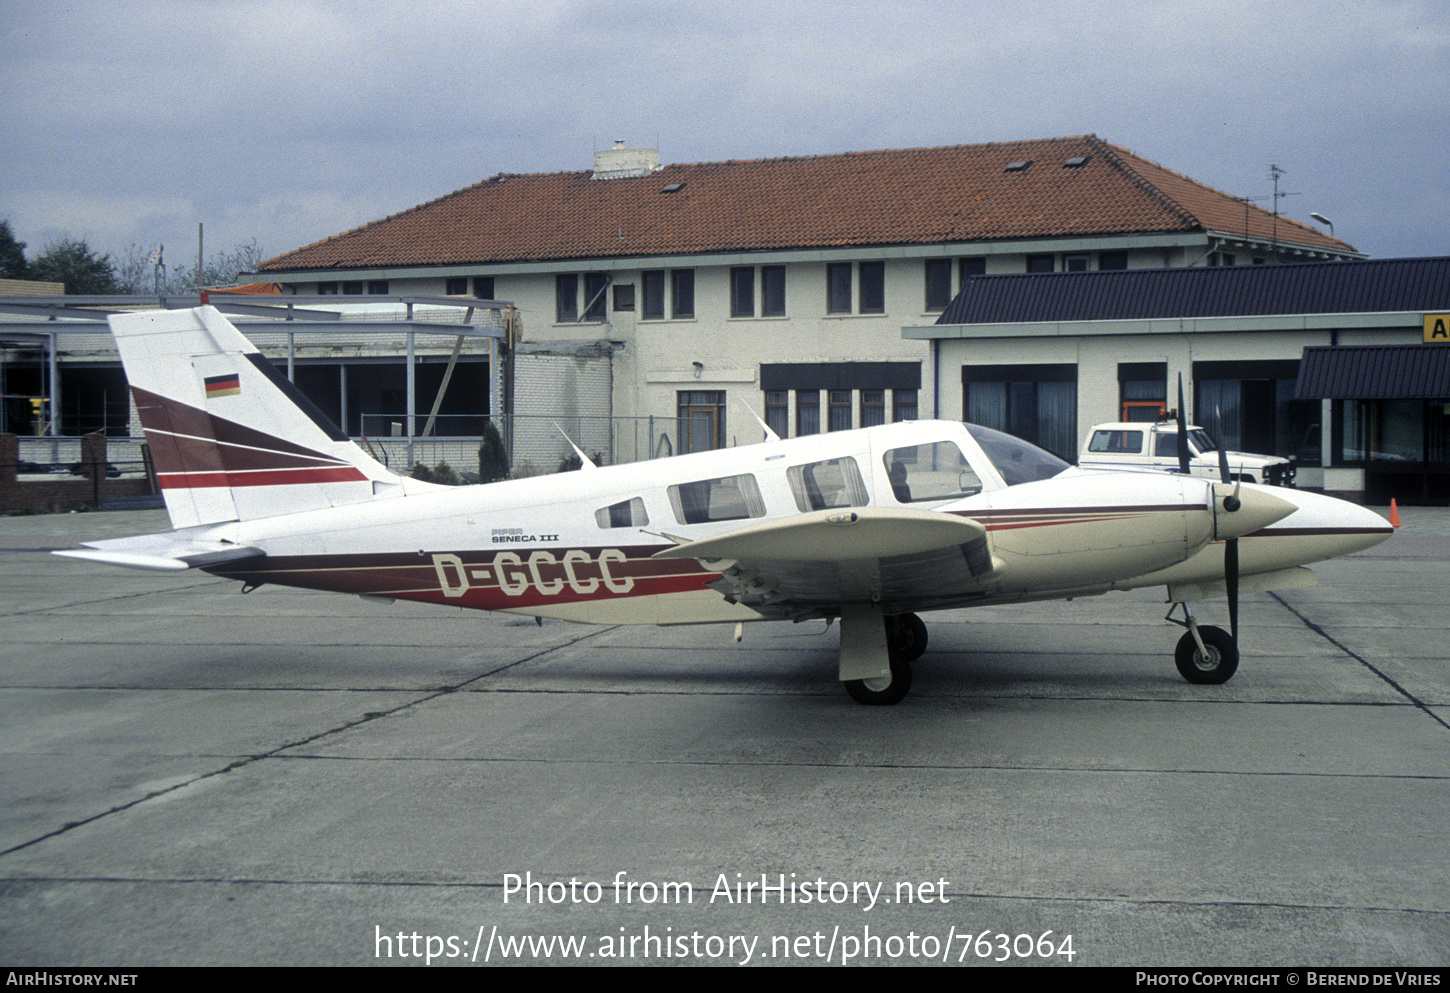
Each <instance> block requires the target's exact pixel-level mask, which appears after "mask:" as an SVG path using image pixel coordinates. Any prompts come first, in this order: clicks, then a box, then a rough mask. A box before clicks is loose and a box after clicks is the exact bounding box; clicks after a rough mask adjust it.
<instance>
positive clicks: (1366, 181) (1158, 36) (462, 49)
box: [0, 0, 1450, 264]
mask: <svg viewBox="0 0 1450 993" xmlns="http://www.w3.org/2000/svg"><path fill="white" fill-rule="evenodd" d="M1447 66H1450V4H1446V3H1441V2H1439V0H1423V2H1419V0H1352V2H1348V0H1347V2H1337V0H1333V2H1332V0H1275V2H1233V0H1218V2H1213V3H1204V2H1201V0H1199V2H1192V3H1179V2H1149V0H1117V2H1113V3H1106V2H1101V0H1099V2H1091V3H1072V2H1038V3H1029V2H1012V0H990V2H977V0H961V2H945V0H932V2H926V0H872V2H824V0H766V2H755V0H733V2H728V3H727V2H721V0H678V2H665V0H607V2H595V0H514V2H507V3H503V2H489V0H467V2H460V0H410V2H407V3H398V2H384V3H363V2H335V0H285V2H282V0H131V2H127V3H113V2H103V0H77V2H65V0H47V2H37V0H6V3H5V4H4V6H3V8H0V219H8V220H9V221H10V223H11V226H12V228H13V229H14V232H15V235H16V237H17V238H19V239H20V240H22V241H25V242H27V243H28V249H27V251H28V254H30V255H31V257H34V256H35V255H36V254H38V253H39V252H40V251H41V250H42V249H43V248H44V246H45V245H46V244H47V243H48V242H50V241H52V240H54V239H56V238H58V237H61V236H71V237H78V238H85V239H86V240H87V241H88V242H89V243H90V244H91V246H92V247H93V248H95V249H97V250H99V251H105V252H110V253H111V254H112V255H113V256H119V255H120V253H122V252H124V251H125V250H126V249H127V248H128V246H131V245H133V244H134V245H138V246H142V247H144V248H147V249H149V248H150V247H154V245H155V244H157V243H159V242H161V243H165V245H166V246H167V259H168V261H169V262H172V263H173V264H175V263H176V262H178V261H185V260H187V259H188V257H189V258H190V259H191V260H193V261H194V259H195V253H196V233H197V223H198V222H205V225H206V245H207V251H208V254H210V252H211V251H212V250H214V249H221V248H229V247H233V246H235V245H237V244H240V243H243V242H246V241H250V240H252V239H255V240H256V241H257V242H258V243H259V244H260V245H261V247H262V249H263V250H264V252H265V253H266V254H267V255H275V254H279V253H281V252H284V251H287V250H289V249H292V248H296V247H299V246H301V245H304V244H307V243H309V242H312V241H316V240H319V239H321V238H325V237H327V236H329V235H332V234H337V233H339V232H341V231H344V230H346V229H348V228H351V227H355V226H357V225H359V224H362V223H365V222H367V221H370V220H375V219H377V218H380V217H384V216H386V215H388V214H391V213H396V212H397V211H400V210H405V209H407V208H409V207H412V206H415V205H417V204H420V203H422V202H424V201H426V200H430V199H433V198H435V197H438V196H441V195H443V194H446V193H449V192H451V191H453V190H456V189H459V188H461V187H464V186H467V185H469V184H471V183H474V182H477V181H478V180H481V179H484V178H487V177H488V176H491V175H494V174H495V173H499V172H553V171H572V170H578V169H587V168H589V167H590V165H591V162H592V153H593V151H594V150H595V149H596V148H604V147H608V146H609V145H610V144H611V143H612V141H613V139H616V138H622V139H625V140H626V141H627V142H628V143H629V144H630V145H637V146H646V147H658V148H659V149H660V153H661V158H662V159H663V161H665V162H667V163H669V162H709V161H719V160H723V159H741V158H761V157H775V156H783V155H811V154H822V153H834V152H846V151H861V150H866V149H880V148H912V147H921V146H932V145H955V144H970V143H975V142H986V141H1008V140H1013V139H1019V138H1046V137H1058V136H1065V135H1077V134H1085V133H1088V132H1092V133H1095V134H1097V135H1098V136H1099V137H1101V138H1103V139H1105V140H1107V141H1110V142H1113V143H1114V144H1118V145H1121V146H1125V147H1127V148H1130V149H1132V150H1133V151H1135V152H1137V153H1138V154H1140V155H1143V156H1145V157H1147V158H1150V159H1152V160H1154V161H1157V162H1160V163H1162V164H1163V165H1165V166H1168V167H1169V168H1171V169H1174V170H1177V171H1179V172H1182V173H1184V174H1186V175H1188V176H1191V177H1192V178H1194V179H1197V180H1199V181H1201V182H1205V183H1208V184H1210V185H1212V186H1216V187H1218V188H1220V189H1222V190H1225V191H1227V192H1229V193H1232V194H1234V195H1237V196H1252V197H1265V198H1268V196H1269V194H1270V192H1271V190H1272V188H1273V187H1272V183H1271V182H1270V179H1269V164H1270V163H1271V162H1275V163H1277V164H1278V165H1279V166H1280V167H1281V168H1282V169H1283V170H1285V176H1284V178H1283V180H1282V182H1281V186H1280V188H1281V189H1282V190H1284V191H1286V192H1289V193H1293V194H1295V195H1293V196H1289V197H1285V198H1283V199H1281V201H1280V204H1281V209H1282V211H1283V213H1285V214H1287V215H1289V216H1291V217H1294V218H1297V219H1300V220H1304V221H1308V219H1309V216H1308V215H1309V213H1310V211H1318V212H1320V213H1322V214H1324V215H1326V216H1328V217H1329V218H1330V219H1332V220H1333V221H1334V224H1335V234H1336V235H1337V236H1339V237H1341V238H1343V239H1345V240H1347V241H1349V242H1350V243H1352V244H1354V245H1355V246H1357V247H1358V248H1359V249H1360V250H1361V251H1365V252H1368V253H1370V254H1371V255H1373V256H1376V257H1380V258H1389V257H1396V256H1408V255H1450V233H1447V227H1450V163H1447V159H1450V142H1447V133H1450V85H1447V83H1446V67H1447ZM1262 202H1263V203H1265V205H1267V204H1268V199H1265V200H1264V201H1262Z"/></svg>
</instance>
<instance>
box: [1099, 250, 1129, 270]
mask: <svg viewBox="0 0 1450 993" xmlns="http://www.w3.org/2000/svg"><path fill="white" fill-rule="evenodd" d="M1126 268H1128V253H1127V252H1098V269H1099V270H1100V271H1102V272H1117V271H1119V270H1122V269H1126Z"/></svg>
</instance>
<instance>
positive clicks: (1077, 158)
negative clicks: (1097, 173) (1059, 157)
mask: <svg viewBox="0 0 1450 993" xmlns="http://www.w3.org/2000/svg"><path fill="white" fill-rule="evenodd" d="M1089 157H1090V156H1087V155H1074V156H1073V157H1072V158H1070V159H1068V160H1067V161H1066V162H1064V163H1063V164H1062V167H1063V168H1064V169H1081V168H1082V167H1083V166H1085V165H1087V162H1088V159H1089Z"/></svg>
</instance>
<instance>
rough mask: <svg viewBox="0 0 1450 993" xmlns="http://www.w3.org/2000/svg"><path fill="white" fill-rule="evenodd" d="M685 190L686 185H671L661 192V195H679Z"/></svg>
mask: <svg viewBox="0 0 1450 993" xmlns="http://www.w3.org/2000/svg"><path fill="white" fill-rule="evenodd" d="M684 188H685V184H684V183H671V184H670V185H669V186H666V187H665V188H664V189H662V190H660V192H661V193H678V192H680V190H682V189H684Z"/></svg>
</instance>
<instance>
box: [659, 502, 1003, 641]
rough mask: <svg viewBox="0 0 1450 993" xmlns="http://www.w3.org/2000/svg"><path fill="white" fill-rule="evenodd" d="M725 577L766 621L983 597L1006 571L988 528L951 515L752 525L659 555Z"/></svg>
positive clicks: (831, 516)
mask: <svg viewBox="0 0 1450 993" xmlns="http://www.w3.org/2000/svg"><path fill="white" fill-rule="evenodd" d="M654 557H655V558H693V559H699V560H701V561H703V562H706V563H708V564H710V565H711V566H712V567H715V568H718V569H720V571H721V576H720V578H719V579H717V580H715V581H714V582H712V583H711V584H710V586H711V587H712V588H713V589H715V590H716V591H717V592H719V593H721V594H723V595H724V596H725V598H726V599H727V600H729V601H730V602H732V603H740V604H743V605H745V606H748V607H750V608H752V609H754V610H756V611H758V612H760V613H762V614H765V615H767V616H778V617H792V616H794V617H802V616H810V615H821V614H831V613H834V612H835V608H839V606H840V605H841V604H843V603H877V604H881V605H883V607H885V608H887V609H888V611H890V612H901V611H904V610H911V609H916V608H918V607H923V608H924V607H925V606H926V605H928V604H932V605H936V604H941V603H944V602H949V601H951V600H952V599H954V598H961V597H965V596H970V595H976V594H980V593H981V592H982V590H983V589H984V588H985V587H986V586H987V585H988V584H989V583H991V582H993V581H995V580H996V579H997V577H998V576H1000V574H1001V570H1002V568H1003V564H1002V562H1001V560H1000V559H997V558H995V557H994V556H993V555H992V550H991V543H990V541H989V540H988V538H987V531H986V528H985V527H983V526H982V525H981V524H979V523H978V522H977V521H974V520H971V519H969V518H963V517H958V516H955V515H951V514H942V513H936V512H933V511H927V510H913V509H909V508H902V509H887V508H875V507H857V508H855V509H852V510H826V511H816V512H814V513H809V514H802V515H800V516H799V517H793V518H790V519H788V520H784V521H769V522H765V523H763V524H756V525H751V526H749V527H745V528H740V529H738V530H735V531H731V532H728V533H726V534H722V535H716V536H714V537H711V538H702V539H700V540H699V541H689V542H685V543H683V544H681V545H679V546H678V547H676V548H669V549H666V550H664V551H662V552H657V553H656V554H655V556H654Z"/></svg>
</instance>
